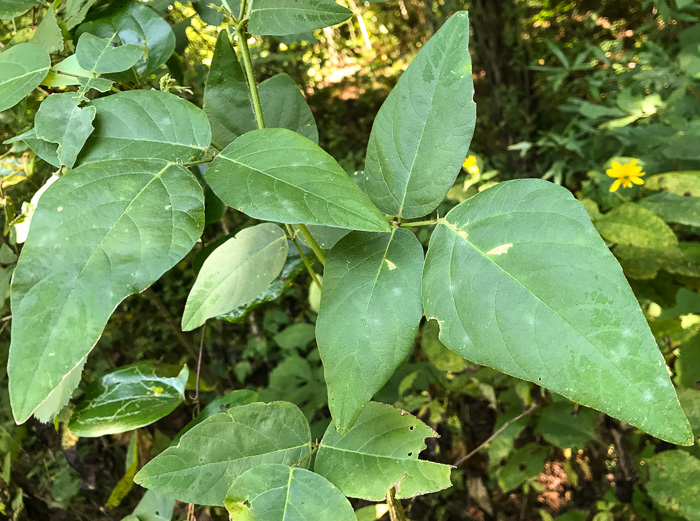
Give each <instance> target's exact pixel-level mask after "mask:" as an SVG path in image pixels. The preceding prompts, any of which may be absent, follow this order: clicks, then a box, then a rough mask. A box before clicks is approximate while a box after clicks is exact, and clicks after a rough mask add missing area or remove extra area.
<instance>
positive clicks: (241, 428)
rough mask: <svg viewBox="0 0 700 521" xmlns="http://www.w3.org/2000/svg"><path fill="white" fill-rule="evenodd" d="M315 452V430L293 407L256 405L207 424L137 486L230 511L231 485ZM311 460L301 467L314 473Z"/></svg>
mask: <svg viewBox="0 0 700 521" xmlns="http://www.w3.org/2000/svg"><path fill="white" fill-rule="evenodd" d="M310 449H311V431H310V430H309V424H308V422H307V421H306V418H304V415H303V414H302V413H301V411H300V410H299V408H298V407H297V406H296V405H293V404H291V403H288V402H274V403H270V404H265V403H251V404H248V405H241V406H239V407H233V408H231V409H229V410H228V411H227V412H226V413H222V414H215V415H214V416H211V417H210V418H207V419H206V420H204V421H203V422H202V423H200V424H199V425H197V426H195V427H194V428H192V430H190V431H188V432H187V433H185V434H184V435H183V436H182V438H180V442H179V443H178V444H177V445H176V446H175V447H170V448H168V449H166V450H165V451H163V452H161V453H160V454H159V455H158V456H156V457H155V458H154V459H153V460H151V461H150V462H149V463H148V464H147V465H146V466H145V467H144V468H142V469H141V471H140V472H139V473H138V474H136V477H135V478H134V480H135V481H136V483H138V484H140V485H141V486H143V487H145V488H150V489H153V490H156V491H158V492H161V493H162V494H165V495H167V496H169V497H172V498H174V499H177V500H179V501H183V502H185V503H197V504H199V505H218V506H223V505H224V498H225V497H226V491H227V490H228V488H229V485H230V484H231V482H232V481H233V480H234V479H236V478H237V477H238V476H240V475H241V474H243V473H244V472H245V471H246V470H248V469H251V468H253V467H256V466H258V465H262V464H272V463H279V464H282V465H291V464H294V463H297V462H299V461H300V460H301V459H303V458H304V457H305V456H306V455H307V454H308V453H309V452H310ZM308 463H309V459H306V460H305V461H304V462H303V463H301V465H304V466H305V467H308Z"/></svg>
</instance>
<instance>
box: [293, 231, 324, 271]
mask: <svg viewBox="0 0 700 521" xmlns="http://www.w3.org/2000/svg"><path fill="white" fill-rule="evenodd" d="M297 228H299V231H300V232H301V234H302V235H303V236H304V239H306V242H308V243H309V246H310V247H311V249H312V250H313V251H314V253H315V254H316V257H318V260H320V261H321V264H323V265H324V266H325V265H326V256H325V255H324V253H323V250H322V249H321V247H320V246H319V245H318V243H317V242H316V239H314V236H313V235H311V232H310V231H309V229H308V228H307V227H306V225H305V224H297Z"/></svg>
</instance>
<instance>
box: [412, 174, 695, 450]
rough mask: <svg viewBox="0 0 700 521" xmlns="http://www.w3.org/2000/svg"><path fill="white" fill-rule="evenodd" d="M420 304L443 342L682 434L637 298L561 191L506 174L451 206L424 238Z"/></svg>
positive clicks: (678, 437) (685, 428)
mask: <svg viewBox="0 0 700 521" xmlns="http://www.w3.org/2000/svg"><path fill="white" fill-rule="evenodd" d="M423 306H424V310H425V314H426V316H427V317H428V318H435V319H436V320H437V321H438V322H439V323H440V340H442V342H443V343H444V344H445V345H446V346H447V347H449V348H450V349H452V350H453V351H454V352H456V353H458V354H460V355H462V356H464V357H466V358H468V359H470V360H472V361H474V362H476V363H479V364H482V365H486V366H489V367H493V368H495V369H498V370H499V371H503V372H505V373H507V374H510V375H513V376H516V377H518V378H522V379H524V380H529V381H531V382H534V383H536V384H538V385H542V386H544V387H547V388H548V389H551V390H553V391H555V392H557V393H559V394H562V395H564V396H565V397H567V398H569V399H571V400H574V401H576V402H579V403H581V404H583V405H587V406H589V407H592V408H595V409H598V410H600V411H603V412H605V413H607V414H610V415H611V416H614V417H616V418H619V419H621V420H623V421H626V422H628V423H631V424H633V425H636V426H637V427H639V428H641V429H644V430H646V431H647V432H649V433H650V434H652V435H654V436H657V437H659V438H662V439H665V440H668V441H670V442H672V443H679V444H683V443H691V442H692V436H691V433H690V427H689V425H688V421H687V420H686V418H685V416H684V415H683V412H682V410H681V409H680V406H679V404H678V398H677V397H676V395H675V392H674V390H673V386H672V385H671V382H670V380H669V377H668V372H667V370H666V366H665V364H664V359H663V357H662V356H661V353H660V352H659V349H658V348H657V346H656V342H655V340H654V337H653V336H652V334H651V332H650V330H649V326H648V325H647V322H646V320H645V318H644V315H643V314H642V312H641V310H640V309H639V304H638V303H637V300H636V298H635V297H634V294H633V293H632V290H631V289H630V287H629V284H628V283H627V281H626V280H625V277H624V275H623V273H622V270H621V269H620V266H619V265H618V263H617V262H616V261H615V259H614V257H613V256H612V255H611V254H610V252H609V250H608V249H607V248H606V247H605V244H604V243H603V241H602V240H601V238H600V237H599V236H598V234H597V233H596V231H595V229H594V228H593V226H592V225H591V222H590V219H589V218H588V215H587V214H586V211H585V209H584V208H583V207H582V206H581V205H580V203H578V201H576V200H575V199H574V198H573V197H572V195H571V193H570V192H569V191H567V190H566V189H564V188H561V187H559V186H556V185H554V184H551V183H548V182H546V181H541V180H533V179H527V180H517V181H508V182H506V183H501V184H499V185H496V186H494V187H491V188H489V189H487V190H484V191H483V192H480V193H479V194H477V195H475V196H474V197H472V198H470V199H468V200H466V201H465V202H463V203H461V204H459V205H457V206H456V207H455V208H454V209H453V210H451V211H450V212H449V213H448V214H447V216H446V217H445V218H443V219H440V221H439V224H438V227H437V228H436V230H435V231H434V232H433V235H432V237H431V239H430V245H429V247H428V254H427V256H426V261H425V269H424V271H423Z"/></svg>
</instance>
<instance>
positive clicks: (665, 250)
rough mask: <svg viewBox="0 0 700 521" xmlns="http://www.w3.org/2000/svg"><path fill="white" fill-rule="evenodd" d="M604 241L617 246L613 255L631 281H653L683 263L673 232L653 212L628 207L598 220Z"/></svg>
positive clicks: (597, 226) (641, 207) (596, 224)
mask: <svg viewBox="0 0 700 521" xmlns="http://www.w3.org/2000/svg"><path fill="white" fill-rule="evenodd" d="M595 226H596V228H597V229H598V232H599V233H600V234H601V235H602V236H603V238H604V239H606V240H608V241H610V242H612V243H614V244H615V247H614V249H613V252H614V253H615V255H616V256H617V257H618V258H619V259H620V261H621V262H622V266H623V268H624V269H625V272H626V273H627V274H628V276H629V277H630V278H635V279H653V278H654V277H655V276H656V273H657V272H658V270H659V269H660V268H661V267H662V266H663V265H664V264H667V263H670V262H678V261H681V260H683V252H682V251H681V250H680V248H679V247H678V239H677V238H676V234H675V233H673V230H671V228H670V227H669V226H668V225H667V224H666V223H665V222H664V221H663V219H661V218H660V217H659V216H658V215H656V214H655V213H654V212H652V211H651V210H647V209H646V208H644V207H643V206H640V205H638V204H635V203H626V204H623V205H621V206H618V207H617V208H615V209H614V210H612V211H610V212H609V213H607V214H605V215H604V216H603V217H601V218H599V219H596V222H595Z"/></svg>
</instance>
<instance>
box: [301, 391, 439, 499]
mask: <svg viewBox="0 0 700 521" xmlns="http://www.w3.org/2000/svg"><path fill="white" fill-rule="evenodd" d="M433 436H436V433H435V432H434V431H433V430H432V429H431V428H430V427H428V426H427V425H425V424H424V423H423V422H421V421H420V420H418V419H417V418H414V417H413V416H411V415H410V414H407V413H405V412H403V411H401V410H400V409H397V408H395V407H392V406H391V405H384V404H380V403H376V402H370V403H369V404H367V407H365V410H364V411H362V414H361V415H360V417H359V418H358V419H357V421H356V422H355V425H353V427H352V428H351V429H350V430H349V431H348V433H347V434H345V435H342V436H341V435H340V434H338V433H337V431H336V430H335V427H334V426H333V424H331V425H330V426H329V427H328V430H327V431H326V434H324V436H323V439H322V440H321V445H320V448H319V449H318V453H317V455H316V463H315V465H314V471H315V472H317V473H319V474H321V475H322V476H324V477H325V478H326V479H328V481H330V482H331V483H333V484H334V485H335V486H336V487H338V488H339V489H340V491H341V492H342V493H343V494H345V495H346V496H349V497H358V498H362V499H367V500H370V501H380V500H382V499H383V498H384V495H385V494H386V491H387V490H388V489H390V488H391V487H392V486H394V487H396V489H397V493H396V497H399V498H408V497H413V496H417V495H419V494H428V493H430V492H437V491H438V490H442V489H445V488H447V487H449V486H450V485H451V483H450V466H449V465H440V464H438V463H433V462H432V461H421V460H419V459H418V453H419V452H421V451H422V450H423V449H425V443H424V441H423V440H424V439H425V438H428V437H433Z"/></svg>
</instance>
